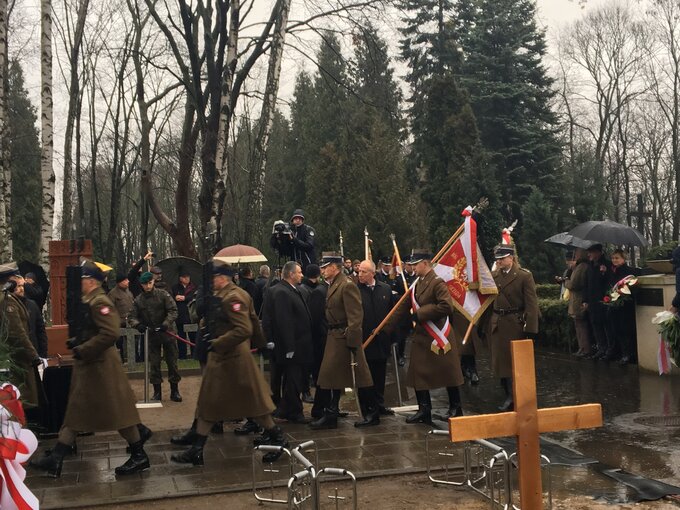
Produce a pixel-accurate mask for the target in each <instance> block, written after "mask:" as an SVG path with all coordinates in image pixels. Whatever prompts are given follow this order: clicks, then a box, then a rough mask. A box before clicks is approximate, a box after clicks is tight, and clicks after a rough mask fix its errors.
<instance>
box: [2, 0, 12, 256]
mask: <svg viewBox="0 0 680 510" xmlns="http://www.w3.org/2000/svg"><path fill="white" fill-rule="evenodd" d="M7 16H8V5H7V0H0V262H6V261H8V260H9V259H10V258H11V257H12V243H11V239H12V231H11V226H10V216H9V213H10V205H11V202H10V200H11V179H10V168H9V146H8V144H7V140H8V138H9V136H8V132H9V128H8V112H7V94H6V85H7V80H8V70H9V62H8V60H9V58H8V49H7V46H8V45H7V27H8V21H7Z"/></svg>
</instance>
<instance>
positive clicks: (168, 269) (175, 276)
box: [156, 257, 203, 287]
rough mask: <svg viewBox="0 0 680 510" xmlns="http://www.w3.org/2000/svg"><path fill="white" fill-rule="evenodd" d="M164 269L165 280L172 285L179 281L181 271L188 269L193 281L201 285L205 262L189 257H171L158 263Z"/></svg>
mask: <svg viewBox="0 0 680 510" xmlns="http://www.w3.org/2000/svg"><path fill="white" fill-rule="evenodd" d="M156 265H157V266H158V267H160V268H161V271H163V281H164V282H165V283H166V284H167V285H168V287H172V286H173V285H177V283H178V282H179V275H180V272H183V271H186V272H188V273H189V276H191V281H192V282H194V283H195V284H196V285H199V284H200V282H201V280H202V279H203V264H201V263H200V262H199V261H198V260H195V259H191V258H189V257H169V258H167V259H163V260H161V261H160V262H158V263H157V264H156Z"/></svg>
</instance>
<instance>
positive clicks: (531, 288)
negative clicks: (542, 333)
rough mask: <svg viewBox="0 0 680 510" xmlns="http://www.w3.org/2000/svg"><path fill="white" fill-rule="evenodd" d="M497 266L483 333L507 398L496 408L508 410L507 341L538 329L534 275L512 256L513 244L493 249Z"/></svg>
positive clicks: (510, 403)
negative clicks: (491, 299) (494, 296)
mask: <svg viewBox="0 0 680 510" xmlns="http://www.w3.org/2000/svg"><path fill="white" fill-rule="evenodd" d="M494 258H495V259H496V270H495V271H494V272H493V278H494V281H495V282H496V286H497V287H498V297H496V300H495V301H494V303H493V307H492V308H491V309H490V310H489V312H488V313H490V316H488V317H487V318H486V321H485V323H486V327H485V330H486V335H487V337H488V341H489V347H490V349H491V366H492V368H493V373H494V375H495V376H496V377H499V378H500V379H501V386H502V387H503V391H504V392H505V395H506V400H505V402H504V403H503V405H501V407H500V408H499V409H500V410H501V411H507V410H511V409H512V408H513V401H512V357H511V355H510V343H511V342H512V341H513V340H522V339H524V338H527V337H532V336H535V335H536V333H538V316H539V312H538V299H537V297H536V285H535V283H534V277H533V276H532V275H531V272H529V271H528V270H526V269H522V268H521V267H519V265H518V264H517V261H516V260H515V250H514V248H513V247H512V246H508V245H502V246H497V247H496V249H495V250H494Z"/></svg>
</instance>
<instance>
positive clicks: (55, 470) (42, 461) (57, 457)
mask: <svg viewBox="0 0 680 510" xmlns="http://www.w3.org/2000/svg"><path fill="white" fill-rule="evenodd" d="M72 451H73V450H72V449H71V446H70V445H67V444H65V443H57V444H56V445H54V448H52V450H51V451H50V452H49V453H47V452H45V454H44V455H43V456H42V457H40V458H39V459H35V460H33V459H31V462H30V463H29V465H30V466H32V467H34V468H36V469H40V470H41V471H47V473H48V474H50V475H52V476H53V477H55V478H59V477H60V476H61V468H62V466H63V465H64V457H65V456H66V455H69V454H70V453H71V452H72Z"/></svg>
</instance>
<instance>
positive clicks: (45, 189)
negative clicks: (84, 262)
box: [40, 0, 54, 271]
mask: <svg viewBox="0 0 680 510" xmlns="http://www.w3.org/2000/svg"><path fill="white" fill-rule="evenodd" d="M40 20H41V23H40V27H41V35H40V81H41V91H40V106H41V108H40V109H41V112H40V123H41V138H42V152H41V155H40V174H41V177H42V215H41V221H40V265H41V266H42V267H43V269H45V271H49V266H50V262H49V249H50V241H51V240H52V235H53V222H54V169H53V168H52V153H53V150H54V145H53V140H52V4H51V1H50V0H41V2H40Z"/></svg>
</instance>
